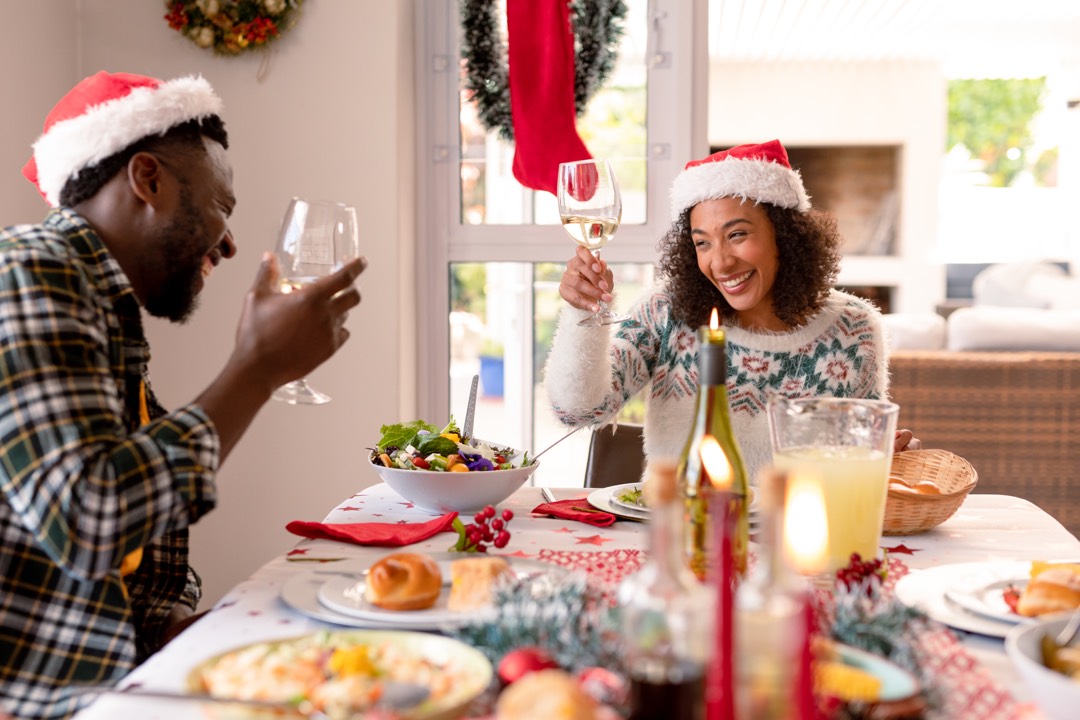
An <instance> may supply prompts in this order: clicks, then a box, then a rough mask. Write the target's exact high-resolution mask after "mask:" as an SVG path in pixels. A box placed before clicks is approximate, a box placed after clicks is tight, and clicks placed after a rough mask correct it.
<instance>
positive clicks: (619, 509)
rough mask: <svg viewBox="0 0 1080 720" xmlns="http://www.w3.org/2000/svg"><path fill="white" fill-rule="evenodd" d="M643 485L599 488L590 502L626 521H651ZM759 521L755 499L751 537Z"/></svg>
mask: <svg viewBox="0 0 1080 720" xmlns="http://www.w3.org/2000/svg"><path fill="white" fill-rule="evenodd" d="M643 485H644V483H640V482H636V483H625V484H623V485H612V486H611V487H606V488H598V489H596V490H593V491H592V492H591V493H589V497H588V501H589V504H590V505H592V506H593V507H594V508H596V509H597V510H603V511H604V512H609V513H611V514H612V515H615V516H616V517H620V518H624V519H626V520H641V521H646V520H648V519H649V508H648V507H646V506H645V505H644V504H643V503H642V501H641V500H640V498H641V488H642V486H643ZM635 497H636V498H638V500H637V501H635V500H633V499H632V498H635ZM759 520H760V517H759V515H758V508H757V500H756V498H755V500H754V501H753V502H751V503H750V534H751V535H753V534H755V533H756V532H757V530H758V523H759Z"/></svg>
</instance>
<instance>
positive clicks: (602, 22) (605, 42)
mask: <svg viewBox="0 0 1080 720" xmlns="http://www.w3.org/2000/svg"><path fill="white" fill-rule="evenodd" d="M496 4H497V3H496V2H495V0H462V2H461V27H462V31H463V33H462V34H463V37H462V43H461V58H462V60H464V63H465V88H466V89H467V90H468V91H469V93H470V94H471V97H472V99H473V100H474V101H475V102H476V108H477V114H478V116H479V118H480V122H482V123H483V124H484V127H486V128H487V129H488V130H494V131H497V132H498V133H499V135H500V136H501V137H503V138H504V139H505V140H507V141H509V142H512V141H513V139H514V122H513V119H512V117H511V115H510V73H509V69H508V67H507V61H506V49H505V47H504V46H503V42H502V39H501V38H502V33H501V31H500V30H501V29H500V27H499V19H498V14H497V13H496ZM570 16H571V25H572V26H573V30H574V53H575V61H574V105H575V107H576V110H577V114H578V115H579V116H580V115H581V114H582V113H584V112H585V108H586V107H587V106H588V104H589V99H590V98H592V96H593V93H595V92H596V91H597V89H599V88H600V87H601V86H602V85H603V84H604V81H605V80H606V79H607V77H608V75H609V74H610V73H611V70H612V68H613V67H615V59H616V57H617V55H618V49H619V40H620V38H621V37H622V34H623V24H622V21H623V20H624V18H625V17H626V3H625V2H624V1H623V0H571V1H570Z"/></svg>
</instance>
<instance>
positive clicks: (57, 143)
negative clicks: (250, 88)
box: [34, 76, 223, 206]
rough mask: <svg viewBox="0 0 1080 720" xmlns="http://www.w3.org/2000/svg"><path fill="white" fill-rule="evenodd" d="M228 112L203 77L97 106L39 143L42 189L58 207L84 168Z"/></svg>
mask: <svg viewBox="0 0 1080 720" xmlns="http://www.w3.org/2000/svg"><path fill="white" fill-rule="evenodd" d="M222 107H223V103H222V102H221V98H219V97H218V96H217V94H216V93H215V92H214V89H213V88H212V87H211V86H210V83H209V82H207V81H206V80H205V79H204V78H202V77H201V76H189V77H182V78H177V79H175V80H169V81H166V82H162V83H161V84H160V85H158V86H157V87H156V88H154V87H139V88H135V89H134V90H132V91H131V92H130V93H128V94H127V95H125V96H123V97H120V98H117V99H115V100H108V101H106V102H103V103H101V104H100V105H95V106H93V107H91V108H89V109H88V110H86V111H85V112H83V113H82V114H81V115H77V116H76V117H73V118H69V119H67V120H62V121H60V122H58V123H55V124H54V125H53V126H52V127H50V128H49V129H48V130H47V131H46V132H45V133H44V134H43V135H42V136H41V137H40V138H38V140H37V142H35V143H34V162H35V163H36V164H37V172H38V187H40V188H41V192H42V194H44V195H45V198H46V199H47V200H48V201H49V204H51V205H54V206H55V205H58V204H59V203H60V191H61V190H63V189H64V185H65V184H66V183H67V181H68V180H69V179H71V178H72V177H76V176H77V175H78V174H79V171H80V170H82V169H83V168H86V167H90V166H93V165H96V164H97V163H99V162H101V161H102V160H104V159H105V158H107V157H110V156H111V155H113V154H115V153H117V152H119V151H121V150H123V149H124V148H126V147H128V146H130V145H132V144H134V143H136V142H138V141H139V140H142V139H143V138H145V137H149V136H150V135H162V134H164V133H165V132H166V131H167V130H169V129H170V128H172V127H175V126H176V125H180V124H181V123H185V122H187V121H189V120H195V119H198V118H204V117H207V116H209V115H220V114H221V110H222Z"/></svg>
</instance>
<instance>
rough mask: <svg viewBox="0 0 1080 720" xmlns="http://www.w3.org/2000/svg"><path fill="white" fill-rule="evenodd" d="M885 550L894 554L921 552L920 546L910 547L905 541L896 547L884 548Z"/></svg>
mask: <svg viewBox="0 0 1080 720" xmlns="http://www.w3.org/2000/svg"><path fill="white" fill-rule="evenodd" d="M882 550H884V551H885V552H888V553H893V554H894V555H914V554H915V553H917V552H919V548H909V547H908V546H907V545H905V544H904V543H900V544H899V545H896V546H894V547H887V548H882Z"/></svg>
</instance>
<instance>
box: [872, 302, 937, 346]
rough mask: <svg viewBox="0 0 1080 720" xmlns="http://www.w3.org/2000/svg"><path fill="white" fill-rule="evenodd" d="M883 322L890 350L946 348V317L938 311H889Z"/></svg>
mask: <svg viewBox="0 0 1080 720" xmlns="http://www.w3.org/2000/svg"><path fill="white" fill-rule="evenodd" d="M881 324H882V327H884V328H885V343H886V345H887V346H888V348H889V350H890V352H891V351H893V350H944V349H945V318H943V317H941V316H940V315H938V314H937V313H931V312H928V313H887V314H885V315H882V316H881Z"/></svg>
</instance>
